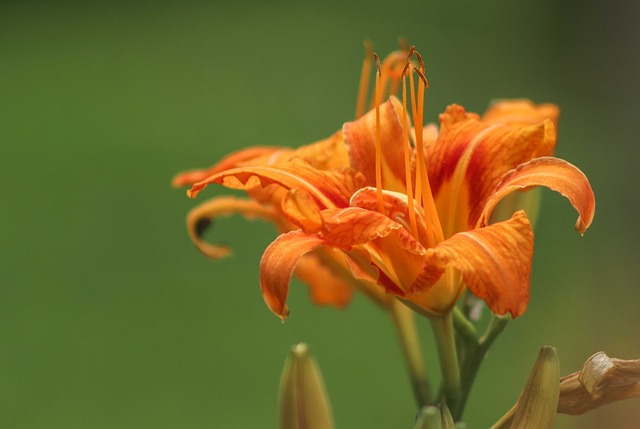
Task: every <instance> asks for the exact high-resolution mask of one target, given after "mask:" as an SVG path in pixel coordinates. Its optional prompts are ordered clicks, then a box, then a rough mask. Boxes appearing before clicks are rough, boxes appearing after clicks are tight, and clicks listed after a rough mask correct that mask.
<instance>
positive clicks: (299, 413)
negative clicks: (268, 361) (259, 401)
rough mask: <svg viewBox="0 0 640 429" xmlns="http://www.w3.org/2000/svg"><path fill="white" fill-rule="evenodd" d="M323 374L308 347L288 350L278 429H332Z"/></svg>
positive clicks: (281, 384)
mask: <svg viewBox="0 0 640 429" xmlns="http://www.w3.org/2000/svg"><path fill="white" fill-rule="evenodd" d="M333 427H334V426H333V418H332V416H331V407H330V405H329V400H328V398H327V393H326V389H325V386H324V381H323V380H322V374H321V373H320V370H319V369H318V366H317V364H316V362H315V359H313V357H312V356H311V353H310V351H309V346H308V345H307V344H304V343H300V344H296V345H294V346H293V347H291V351H290V352H289V357H288V358H287V361H286V362H285V365H284V370H283V371H282V377H281V378H280V428H281V429H333Z"/></svg>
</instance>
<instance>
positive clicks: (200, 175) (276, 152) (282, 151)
mask: <svg viewBox="0 0 640 429" xmlns="http://www.w3.org/2000/svg"><path fill="white" fill-rule="evenodd" d="M293 158H300V159H303V160H305V161H307V162H308V163H309V164H310V165H311V166H312V167H314V168H317V169H319V170H329V169H331V168H337V167H348V166H349V156H348V155H347V149H346V147H345V144H344V139H343V138H342V132H340V131H338V132H336V133H334V134H333V135H332V136H330V137H328V138H326V139H323V140H319V141H317V142H314V143H311V144H308V145H304V146H301V147H299V148H297V149H292V148H288V147H271V146H255V147H249V148H246V149H242V150H240V151H237V152H234V153H232V154H230V155H228V156H226V157H224V158H223V159H222V160H220V161H219V162H218V163H216V164H215V165H213V166H212V167H209V168H207V169H199V170H191V171H186V172H184V173H180V174H178V175H176V176H175V177H174V178H173V180H172V182H171V183H172V185H173V186H175V187H179V186H185V185H192V184H194V183H196V182H200V181H203V180H205V179H206V178H207V177H209V176H213V175H214V174H218V173H220V172H222V171H224V170H229V169H232V168H236V167H248V166H252V165H253V166H256V165H264V166H272V165H277V164H281V163H284V162H287V161H290V160H291V159H293Z"/></svg>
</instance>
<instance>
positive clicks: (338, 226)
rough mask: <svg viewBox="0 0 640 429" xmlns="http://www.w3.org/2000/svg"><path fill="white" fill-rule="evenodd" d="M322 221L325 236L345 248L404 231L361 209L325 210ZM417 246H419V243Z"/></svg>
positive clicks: (386, 220)
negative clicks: (393, 232)
mask: <svg viewBox="0 0 640 429" xmlns="http://www.w3.org/2000/svg"><path fill="white" fill-rule="evenodd" d="M322 220H323V229H322V234H323V236H324V237H326V238H327V239H328V240H330V241H331V242H333V243H336V244H340V245H344V246H354V245H358V244H364V243H368V242H370V241H372V240H375V239H376V238H380V237H386V236H388V235H389V234H391V232H392V231H394V230H400V229H402V225H401V224H399V223H398V222H395V221H393V220H391V219H389V218H388V217H386V216H385V215H383V214H380V213H378V212H375V211H370V210H365V209H361V208H359V207H347V208H346V209H333V210H323V211H322ZM413 241H415V240H413ZM416 244H417V245H419V243H417V242H416Z"/></svg>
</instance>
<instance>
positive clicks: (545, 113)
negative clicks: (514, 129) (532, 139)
mask: <svg viewBox="0 0 640 429" xmlns="http://www.w3.org/2000/svg"><path fill="white" fill-rule="evenodd" d="M559 116H560V109H559V108H558V106H556V105H555V104H551V103H547V104H535V103H533V102H532V101H531V100H527V99H519V100H497V101H495V102H493V103H492V104H491V106H489V108H488V109H487V111H486V112H485V113H484V114H483V115H482V121H483V122H487V123H492V124H509V125H535V124H539V123H540V122H543V121H544V120H545V119H550V120H551V121H553V124H554V125H555V127H556V128H557V127H558V117H559Z"/></svg>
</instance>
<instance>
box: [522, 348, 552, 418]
mask: <svg viewBox="0 0 640 429" xmlns="http://www.w3.org/2000/svg"><path fill="white" fill-rule="evenodd" d="M559 397H560V359H559V358H558V352H557V351H556V349H555V348H553V347H549V346H545V347H543V348H542V349H541V350H540V353H539V354H538V359H537V360H536V363H535V364H534V366H533V369H532V370H531V374H530V375H529V380H528V381H527V386H526V387H525V389H524V391H523V392H522V395H521V396H520V399H519V400H518V405H517V406H516V410H515V415H514V417H513V423H512V424H511V429H529V428H536V429H551V428H552V427H553V424H554V423H555V421H556V410H557V409H558V398H559Z"/></svg>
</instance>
